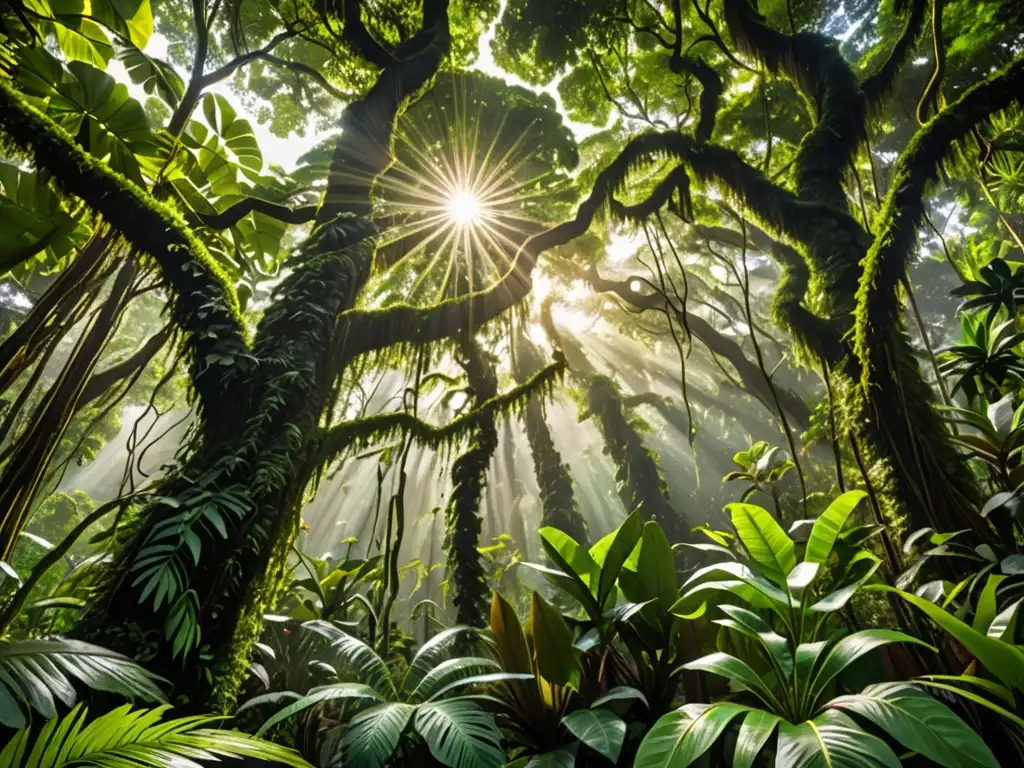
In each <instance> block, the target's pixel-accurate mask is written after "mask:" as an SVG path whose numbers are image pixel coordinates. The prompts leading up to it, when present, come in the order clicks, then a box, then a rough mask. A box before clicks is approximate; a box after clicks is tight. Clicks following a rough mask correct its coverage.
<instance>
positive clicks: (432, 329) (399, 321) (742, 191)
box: [334, 131, 864, 370]
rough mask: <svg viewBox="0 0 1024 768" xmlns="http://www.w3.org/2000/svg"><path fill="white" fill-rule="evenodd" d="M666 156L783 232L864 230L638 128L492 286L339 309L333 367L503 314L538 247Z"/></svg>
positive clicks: (520, 293) (682, 142) (562, 239)
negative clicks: (565, 216)
mask: <svg viewBox="0 0 1024 768" xmlns="http://www.w3.org/2000/svg"><path fill="white" fill-rule="evenodd" d="M665 156H674V157H678V158H679V159H681V160H683V161H684V162H686V163H687V164H688V165H689V167H690V169H691V170H692V171H693V172H694V173H695V174H696V175H697V176H698V177H699V178H700V179H701V180H703V181H713V182H716V183H719V184H721V185H722V186H723V187H724V188H725V189H726V190H728V191H730V192H731V193H732V194H733V196H734V197H735V198H736V199H737V200H738V202H739V203H740V204H741V205H742V206H743V207H744V208H745V209H746V210H748V211H749V212H751V213H752V214H753V215H754V216H756V217H757V218H758V219H759V220H760V221H761V222H762V224H763V225H764V226H766V227H767V228H768V229H770V230H772V231H773V232H775V233H777V234H779V235H781V236H784V237H787V238H789V239H792V240H796V241H798V242H803V243H811V242H815V241H816V240H817V239H818V238H819V237H820V236H821V232H822V228H823V223H824V224H827V225H828V226H829V228H830V229H829V232H830V233H839V235H840V236H842V237H846V238H849V239H850V240H851V241H856V240H857V239H859V238H861V237H863V234H864V233H863V230H862V229H861V228H860V226H859V225H858V224H857V222H856V221H855V220H854V219H852V218H851V217H849V216H847V215H845V214H842V212H839V211H836V210H835V209H834V208H832V207H831V206H827V205H821V204H818V203H815V202H805V201H801V200H799V199H798V198H797V197H796V195H794V194H793V193H792V192H790V191H788V190H786V189H784V188H782V187H780V186H778V185H777V184H774V183H773V182H772V181H770V180H769V179H768V177H766V176H765V175H764V174H763V173H761V171H759V170H758V169H756V168H754V167H753V166H751V165H749V164H747V163H746V162H745V161H744V160H743V159H742V158H741V157H740V156H739V155H737V154H736V153H735V152H733V151H731V150H728V149H724V148H722V147H719V146H716V145H714V144H710V143H699V142H697V141H696V140H695V139H694V138H693V137H691V136H686V135H683V134H681V133H677V132H675V131H666V132H649V133H644V134H641V135H639V136H637V137H635V138H634V139H632V140H631V141H630V142H629V143H628V144H627V145H626V146H625V147H624V148H623V150H622V152H620V153H619V155H618V156H617V157H616V158H615V160H613V161H612V162H611V163H610V164H609V166H608V167H607V168H605V169H604V170H603V171H601V173H600V174H598V177H597V179H596V181H595V182H594V186H593V190H592V191H591V193H590V195H589V196H588V197H587V198H586V199H585V200H584V201H583V202H582V203H581V204H580V206H579V208H578V209H577V211H576V215H575V216H574V217H573V218H572V219H570V220H568V221H565V222H562V223H561V224H558V225H557V226H554V227H552V228H550V229H548V230H545V231H544V232H541V233H539V234H536V235H534V236H532V237H530V238H529V239H527V240H526V242H525V243H523V245H522V246H521V247H520V248H519V251H518V253H517V254H516V255H515V257H514V258H513V259H510V262H511V265H512V266H511V268H510V269H509V271H508V272H507V273H506V274H505V276H504V278H502V279H501V280H500V281H498V282H497V283H496V284H494V285H492V286H491V287H490V288H487V289H485V290H482V291H478V292H475V293H472V294H470V295H468V296H463V297H460V298H457V299H450V300H448V301H444V302H441V303H439V304H436V305H434V306H430V307H413V306H409V305H401V304H399V305H393V306H390V307H387V308H385V309H375V310H370V309H359V310H349V311H348V312H346V313H345V314H344V315H342V317H341V321H340V323H339V333H338V335H337V341H336V345H335V353H334V359H335V367H336V370H341V369H343V368H344V366H345V365H347V364H348V362H349V361H351V360H353V359H355V358H356V357H358V356H359V355H362V354H365V353H367V352H373V351H376V350H381V349H385V348H387V347H390V346H393V345H395V344H423V343H427V342H431V341H440V340H442V339H446V338H450V337H453V336H457V335H458V334H461V333H465V332H466V330H467V329H469V328H471V327H479V326H480V325H482V324H484V323H486V322H488V321H489V320H491V319H493V318H495V317H497V316H498V315H500V314H502V313H503V312H505V311H506V310H507V309H508V308H510V307H512V306H513V305H515V304H516V303H518V302H519V301H521V300H522V299H523V298H524V297H525V296H526V295H527V294H528V293H529V292H530V288H531V286H532V284H533V283H532V278H531V275H532V272H533V268H534V266H535V265H536V263H537V259H538V258H539V257H540V255H541V254H542V253H544V252H545V251H547V250H550V249H551V248H555V247H557V246H560V245H565V244H566V243H568V242H570V241H572V240H574V239H575V238H577V237H580V236H581V235H583V234H584V233H586V231H587V230H588V229H589V228H590V225H591V223H592V222H593V220H594V218H595V217H597V215H598V214H599V213H600V212H601V210H602V209H603V208H604V206H605V205H606V204H607V203H608V201H609V199H610V197H611V195H612V193H613V192H614V191H615V190H616V189H619V188H620V187H622V186H624V185H625V184H626V181H627V179H628V176H629V174H630V172H631V171H632V170H633V169H635V168H638V167H641V166H643V165H644V164H646V163H649V162H651V160H652V158H653V157H665Z"/></svg>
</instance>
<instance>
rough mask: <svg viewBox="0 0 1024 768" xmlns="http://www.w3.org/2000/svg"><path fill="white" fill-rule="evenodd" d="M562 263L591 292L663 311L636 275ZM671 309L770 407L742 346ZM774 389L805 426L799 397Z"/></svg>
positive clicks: (760, 373) (806, 416)
mask: <svg viewBox="0 0 1024 768" xmlns="http://www.w3.org/2000/svg"><path fill="white" fill-rule="evenodd" d="M562 263H563V264H565V265H566V266H567V267H569V269H570V270H571V271H573V272H574V273H575V275H576V277H577V278H579V279H581V280H584V281H585V282H586V283H588V284H589V285H590V286H591V287H592V288H593V289H594V290H595V291H598V292H601V293H614V294H616V295H618V296H619V297H621V298H622V299H624V300H625V301H628V302H629V303H630V304H632V305H633V306H634V307H636V308H637V309H640V310H651V309H653V310H658V311H664V309H665V300H664V298H663V297H662V296H660V295H658V294H657V293H641V292H640V291H637V290H634V289H633V282H634V281H635V280H636V278H632V277H631V278H627V279H625V280H609V279H605V278H603V277H601V275H600V274H598V272H597V268H596V267H591V268H590V269H584V268H583V267H580V266H578V265H576V264H573V263H572V262H565V261H563V262H562ZM674 311H675V313H676V316H677V319H678V321H679V323H680V324H681V325H683V326H684V327H688V328H689V329H690V333H692V334H693V335H694V336H696V337H697V338H698V339H700V340H701V342H703V343H704V345H705V346H707V348H708V349H709V350H711V352H713V353H714V354H716V355H719V356H721V357H724V358H725V359H726V360H728V361H729V362H730V363H732V366H733V368H735V369H736V373H737V374H738V375H739V377H740V381H741V382H743V386H744V387H745V388H746V390H747V392H748V393H749V394H750V395H752V396H753V397H754V398H756V399H757V400H759V401H761V403H762V404H763V405H764V406H765V407H766V408H768V409H769V410H774V408H773V407H772V405H773V398H772V396H771V389H770V387H769V385H768V381H767V379H766V377H765V374H764V372H763V371H762V370H761V368H760V367H759V366H758V365H757V363H754V362H752V361H751V360H749V359H747V356H746V354H745V353H744V352H743V348H742V347H740V345H739V344H737V343H736V342H735V341H734V340H733V339H730V338H729V337H728V336H725V335H724V334H722V333H720V332H719V331H717V330H716V329H715V328H714V327H713V326H712V325H711V323H709V322H708V321H707V320H705V319H704V318H702V317H701V316H700V315H695V314H692V313H690V312H683V311H680V310H678V309H675V310H674ZM776 390H777V391H778V395H779V402H780V403H782V407H783V408H785V409H786V412H787V413H788V414H789V415H790V416H792V417H793V419H794V421H796V422H797V424H798V426H800V428H801V429H807V427H808V426H809V425H810V410H809V409H808V408H807V405H806V404H805V403H804V401H803V399H802V398H800V397H799V396H797V395H796V394H794V393H793V392H790V391H789V390H787V389H783V388H780V387H776Z"/></svg>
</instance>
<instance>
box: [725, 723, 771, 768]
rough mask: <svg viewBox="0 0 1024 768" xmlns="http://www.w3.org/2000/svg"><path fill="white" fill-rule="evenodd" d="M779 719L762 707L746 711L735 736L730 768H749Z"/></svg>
mask: <svg viewBox="0 0 1024 768" xmlns="http://www.w3.org/2000/svg"><path fill="white" fill-rule="evenodd" d="M781 719H782V718H780V717H779V716H778V715H774V714H772V713H771V712H765V711H764V710H763V709H752V710H750V711H749V712H747V716H746V717H744V718H743V724H742V725H741V726H740V732H739V734H738V735H737V736H736V749H735V750H734V751H733V753H732V768H751V766H753V764H754V761H755V760H757V756H758V755H760V754H761V750H762V749H764V745H765V744H766V743H767V742H768V739H770V738H771V737H772V734H773V733H774V732H775V726H776V725H778V724H779V721H780V720H781Z"/></svg>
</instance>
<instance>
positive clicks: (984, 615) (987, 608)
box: [971, 575, 1006, 632]
mask: <svg viewBox="0 0 1024 768" xmlns="http://www.w3.org/2000/svg"><path fill="white" fill-rule="evenodd" d="M1005 580H1006V576H997V575H991V576H989V577H988V579H986V580H985V586H984V587H983V588H982V590H981V595H979V596H978V602H977V603H976V604H975V608H974V620H973V621H972V622H971V626H972V627H973V628H974V631H975V632H986V631H987V630H988V625H989V624H991V623H992V619H994V618H995V615H996V613H997V611H998V609H997V607H996V590H997V589H998V588H999V585H1000V584H1001V583H1002V582H1003V581H1005Z"/></svg>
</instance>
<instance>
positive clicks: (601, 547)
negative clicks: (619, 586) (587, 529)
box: [590, 509, 643, 608]
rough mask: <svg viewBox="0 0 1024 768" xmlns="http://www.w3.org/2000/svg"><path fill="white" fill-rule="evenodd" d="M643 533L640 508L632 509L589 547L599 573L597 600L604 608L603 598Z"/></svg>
mask: <svg viewBox="0 0 1024 768" xmlns="http://www.w3.org/2000/svg"><path fill="white" fill-rule="evenodd" d="M642 534H643V522H641V520H640V510H639V509H634V510H633V511H632V512H631V513H630V514H629V515H628V516H627V517H626V519H625V521H624V522H623V523H622V525H620V526H619V527H618V528H616V529H615V530H614V531H612V532H611V533H609V534H608V535H607V536H605V537H604V538H603V539H601V540H600V541H598V542H597V543H596V544H594V546H592V547H591V548H590V556H591V557H592V558H593V559H594V562H596V563H597V564H598V565H599V566H601V575H600V578H599V579H598V588H597V602H598V604H599V605H600V606H601V607H602V608H604V607H605V600H607V599H608V596H609V595H610V594H611V592H612V587H614V586H615V581H616V580H617V579H618V578H619V571H620V570H621V569H622V566H623V564H624V563H625V562H626V560H627V559H628V558H629V556H630V555H631V554H632V552H633V549H634V548H635V547H636V544H637V542H638V541H640V536H641V535H642Z"/></svg>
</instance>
